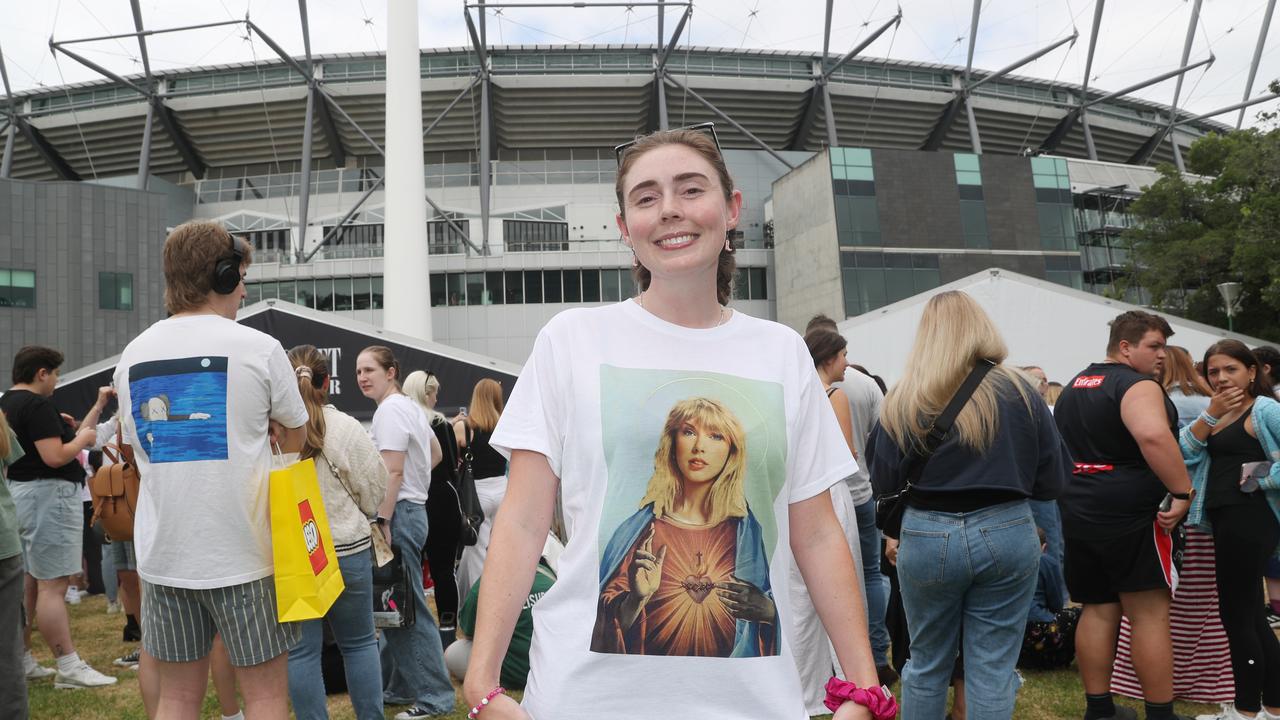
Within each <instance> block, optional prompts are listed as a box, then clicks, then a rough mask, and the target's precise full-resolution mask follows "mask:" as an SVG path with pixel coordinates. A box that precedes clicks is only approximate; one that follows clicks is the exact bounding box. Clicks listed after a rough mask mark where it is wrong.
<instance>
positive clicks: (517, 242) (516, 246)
mask: <svg viewBox="0 0 1280 720" xmlns="http://www.w3.org/2000/svg"><path fill="white" fill-rule="evenodd" d="M502 240H503V243H504V244H505V246H506V249H507V251H508V252H544V251H555V250H568V249H569V223H566V222H550V221H545V220H503V221H502Z"/></svg>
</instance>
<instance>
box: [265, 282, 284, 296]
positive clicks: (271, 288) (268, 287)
mask: <svg viewBox="0 0 1280 720" xmlns="http://www.w3.org/2000/svg"><path fill="white" fill-rule="evenodd" d="M278 297H280V283H276V282H265V283H262V299H263V300H267V299H275V298H278Z"/></svg>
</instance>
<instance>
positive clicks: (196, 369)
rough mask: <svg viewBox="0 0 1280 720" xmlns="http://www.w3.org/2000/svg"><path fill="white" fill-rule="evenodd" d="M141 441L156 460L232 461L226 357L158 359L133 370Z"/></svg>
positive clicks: (131, 376) (131, 387) (132, 397)
mask: <svg viewBox="0 0 1280 720" xmlns="http://www.w3.org/2000/svg"><path fill="white" fill-rule="evenodd" d="M129 398H130V400H131V401H132V404H133V407H131V408H129V412H131V413H132V414H133V421H134V424H135V425H136V426H137V428H138V445H139V447H140V449H141V450H142V451H143V452H145V453H146V454H147V457H148V458H149V459H150V461H151V462H153V463H165V462H190V461H193V460H226V459H227V359H226V358H225V357H210V356H203V357H192V358H181V359H178V360H155V361H152V362H144V363H138V364H137V365H134V366H133V367H131V368H129Z"/></svg>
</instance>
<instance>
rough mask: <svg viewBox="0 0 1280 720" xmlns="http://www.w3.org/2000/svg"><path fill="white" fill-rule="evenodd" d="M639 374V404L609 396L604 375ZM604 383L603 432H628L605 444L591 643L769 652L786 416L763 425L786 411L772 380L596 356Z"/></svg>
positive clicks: (681, 652)
mask: <svg viewBox="0 0 1280 720" xmlns="http://www.w3.org/2000/svg"><path fill="white" fill-rule="evenodd" d="M655 372H656V373H658V374H659V375H660V376H661V375H665V377H653V373H655ZM605 376H615V377H605ZM637 383H640V387H642V388H644V387H647V388H648V389H649V390H650V391H651V392H650V394H649V397H647V398H644V399H643V400H642V402H643V406H644V407H646V408H647V410H646V411H642V412H639V413H636V412H620V410H621V409H622V408H624V407H628V406H630V407H632V408H634V404H635V403H634V401H631V400H626V399H624V398H621V397H617V398H609V397H607V396H608V395H611V394H613V392H612V391H610V390H608V388H620V387H624V386H630V387H632V388H634V387H636V384H637ZM756 386H763V387H756ZM600 387H601V394H602V397H601V404H602V412H604V413H605V415H606V417H605V422H604V426H605V429H606V431H605V442H606V446H609V445H610V444H611V439H613V440H614V441H616V439H618V438H629V443H630V444H629V446H628V447H626V448H625V449H624V448H622V447H620V446H617V445H616V442H614V443H613V444H614V445H615V446H614V447H612V448H609V447H606V453H605V457H606V461H607V462H608V464H609V466H610V467H609V483H610V489H609V494H608V497H607V498H606V508H605V512H604V517H602V522H601V530H600V532H601V542H602V545H603V547H604V552H603V554H602V557H601V562H600V597H599V602H598V604H597V608H596V623H595V627H594V632H593V633H592V639H591V650H592V651H594V652H600V653H616V654H632V655H666V656H703V657H726V658H727V657H760V656H767V655H777V654H778V652H779V645H780V630H779V628H780V626H781V623H780V621H779V618H778V607H777V604H776V603H775V602H774V598H773V591H772V583H771V582H770V578H769V558H770V556H771V555H772V546H773V544H774V542H775V541H776V537H777V528H776V526H775V522H774V515H773V508H772V504H773V500H774V498H776V497H777V494H778V492H779V490H780V489H781V484H782V480H783V473H784V471H783V469H782V468H783V463H784V461H785V458H784V457H783V455H784V453H785V451H784V450H783V448H785V447H786V443H785V429H782V428H780V427H776V426H775V427H770V419H775V418H781V417H782V408H781V403H780V393H774V392H771V391H772V390H774V389H775V388H776V386H775V385H773V384H771V383H758V382H754V383H753V382H752V381H747V380H743V379H741V378H729V377H728V376H717V375H715V374H711V373H705V374H698V375H692V376H688V375H686V376H679V375H675V374H671V373H665V374H664V373H661V371H639V370H635V371H628V370H623V369H619V368H611V367H606V368H604V369H602V378H601V383H600ZM624 394H625V393H624ZM774 401H777V405H774ZM611 423H612V426H611ZM645 425H648V427H644V426H645ZM779 433H782V436H779ZM637 443H638V444H639V445H637ZM757 455H758V457H757ZM615 483H616V485H615ZM753 502H754V505H753ZM624 513H625V515H624ZM612 518H616V519H617V521H612V522H611V521H610V520H611V519H612Z"/></svg>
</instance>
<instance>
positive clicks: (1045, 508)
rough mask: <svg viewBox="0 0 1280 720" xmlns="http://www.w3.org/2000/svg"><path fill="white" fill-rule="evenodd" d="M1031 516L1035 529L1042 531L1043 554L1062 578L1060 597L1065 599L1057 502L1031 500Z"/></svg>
mask: <svg viewBox="0 0 1280 720" xmlns="http://www.w3.org/2000/svg"><path fill="white" fill-rule="evenodd" d="M1030 502H1031V516H1032V517H1034V518H1035V520H1036V527H1038V528H1040V529H1041V530H1044V539H1045V554H1046V555H1048V556H1049V557H1050V558H1051V559H1052V560H1053V561H1054V562H1055V563H1057V564H1058V572H1059V573H1064V574H1062V575H1061V576H1060V577H1062V597H1067V596H1068V595H1067V580H1066V575H1065V570H1064V568H1063V565H1062V553H1063V542H1062V515H1061V513H1060V512H1059V511H1058V501H1057V500H1032V501H1030Z"/></svg>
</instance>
